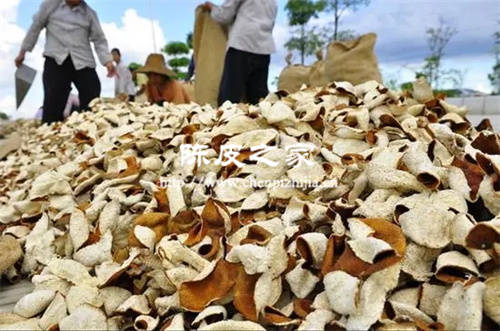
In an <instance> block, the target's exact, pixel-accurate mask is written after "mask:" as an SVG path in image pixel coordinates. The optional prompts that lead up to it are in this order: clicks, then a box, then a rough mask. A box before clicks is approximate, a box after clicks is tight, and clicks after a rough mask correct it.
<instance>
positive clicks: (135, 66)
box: [128, 62, 141, 71]
mask: <svg viewBox="0 0 500 331" xmlns="http://www.w3.org/2000/svg"><path fill="white" fill-rule="evenodd" d="M140 67H141V65H140V64H139V63H137V62H132V63H130V64H129V65H128V69H129V70H130V71H136V70H137V69H139V68H140Z"/></svg>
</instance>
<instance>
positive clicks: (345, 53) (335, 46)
mask: <svg viewBox="0 0 500 331" xmlns="http://www.w3.org/2000/svg"><path fill="white" fill-rule="evenodd" d="M376 40H377V35H376V34H375V33H368V34H365V35H363V36H361V37H359V38H358V39H355V40H349V41H337V42H333V43H331V44H330V45H328V53H327V56H326V60H325V61H326V62H325V74H326V78H327V80H328V81H337V82H340V81H348V82H351V83H352V84H360V83H364V82H366V81H369V80H376V81H378V82H380V83H381V82H382V76H381V75H380V71H379V69H378V61H377V56H376V55H375V52H374V48H375V41H376Z"/></svg>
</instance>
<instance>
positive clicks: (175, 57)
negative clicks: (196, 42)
mask: <svg viewBox="0 0 500 331" xmlns="http://www.w3.org/2000/svg"><path fill="white" fill-rule="evenodd" d="M191 35H192V34H191ZM191 39H192V37H191ZM186 41H187V42H189V34H188V37H187V40H186ZM187 42H186V43H184V42H182V41H173V42H170V43H168V44H167V45H165V47H163V52H165V53H166V54H167V55H168V56H169V57H170V59H169V60H168V62H167V63H168V65H169V66H170V67H171V68H172V70H173V71H174V72H175V73H176V74H177V79H184V78H185V77H186V76H187V72H186V70H185V68H186V67H187V66H188V65H189V58H188V57H186V56H182V55H186V54H189V52H190V46H189V45H188V43H187Z"/></svg>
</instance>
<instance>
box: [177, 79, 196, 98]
mask: <svg viewBox="0 0 500 331" xmlns="http://www.w3.org/2000/svg"><path fill="white" fill-rule="evenodd" d="M180 84H181V85H182V87H183V88H184V90H185V91H186V93H187V95H188V96H189V100H191V101H192V102H196V96H195V87H194V82H180Z"/></svg>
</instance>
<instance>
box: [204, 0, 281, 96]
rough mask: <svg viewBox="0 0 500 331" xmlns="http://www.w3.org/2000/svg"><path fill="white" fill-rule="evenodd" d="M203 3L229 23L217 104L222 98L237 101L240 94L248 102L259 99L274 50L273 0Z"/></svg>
mask: <svg viewBox="0 0 500 331" xmlns="http://www.w3.org/2000/svg"><path fill="white" fill-rule="evenodd" d="M204 7H205V9H207V10H209V11H210V12H211V17H212V18H213V19H214V20H215V21H217V22H219V23H221V24H224V25H229V26H230V30H229V39H228V45H227V46H228V49H227V52H226V58H225V62H224V71H223V74H222V79H221V83H220V89H219V98H218V103H219V105H221V104H222V103H224V102H225V101H226V100H229V101H231V102H235V103H237V102H240V101H242V99H243V98H244V97H246V101H248V102H249V103H252V104H255V103H257V102H259V100H260V99H261V98H263V97H265V96H266V95H267V94H268V93H269V90H268V88H267V79H268V75H269V63H270V59H271V53H274V52H275V50H276V48H275V44H274V40H273V28H274V24H275V21H276V15H277V13H278V5H277V3H276V0H226V1H224V3H223V4H222V5H220V6H216V5H214V4H213V3H211V2H206V3H205V4H204Z"/></svg>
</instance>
